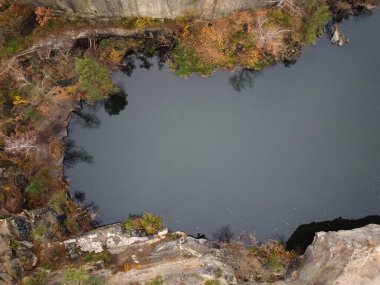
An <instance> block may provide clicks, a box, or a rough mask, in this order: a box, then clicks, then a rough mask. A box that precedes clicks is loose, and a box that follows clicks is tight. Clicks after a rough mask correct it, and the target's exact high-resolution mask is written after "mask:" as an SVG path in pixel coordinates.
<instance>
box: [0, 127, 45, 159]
mask: <svg viewBox="0 0 380 285" xmlns="http://www.w3.org/2000/svg"><path fill="white" fill-rule="evenodd" d="M0 136H1V137H3V139H4V143H5V146H4V152H6V153H10V154H18V153H22V152H24V153H26V154H27V155H28V154H29V152H30V151H31V150H33V149H34V150H37V151H38V150H39V148H38V146H37V145H36V144H37V138H36V136H35V135H31V134H21V135H16V136H13V137H9V136H6V135H4V134H3V133H1V132H0Z"/></svg>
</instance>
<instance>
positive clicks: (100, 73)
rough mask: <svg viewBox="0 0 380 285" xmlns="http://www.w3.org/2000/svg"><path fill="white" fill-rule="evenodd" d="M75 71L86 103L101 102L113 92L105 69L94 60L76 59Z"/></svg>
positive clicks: (110, 80)
mask: <svg viewBox="0 0 380 285" xmlns="http://www.w3.org/2000/svg"><path fill="white" fill-rule="evenodd" d="M75 70H76V72H77V73H78V74H79V86H80V89H81V90H82V91H83V92H84V93H85V99H86V100H87V101H90V102H94V101H97V100H102V99H104V98H105V97H107V96H108V95H110V94H111V93H112V92H113V91H114V89H115V88H114V85H113V82H112V79H111V76H110V74H109V73H108V71H107V69H106V68H105V67H104V66H102V65H101V64H99V63H98V62H96V61H95V60H94V59H91V58H83V59H80V58H78V59H76V60H75Z"/></svg>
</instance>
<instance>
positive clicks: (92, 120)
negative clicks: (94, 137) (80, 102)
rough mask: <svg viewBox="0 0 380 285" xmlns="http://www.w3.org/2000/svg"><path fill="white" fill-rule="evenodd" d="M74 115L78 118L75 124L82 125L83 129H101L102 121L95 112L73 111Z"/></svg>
mask: <svg viewBox="0 0 380 285" xmlns="http://www.w3.org/2000/svg"><path fill="white" fill-rule="evenodd" d="M94 108H96V107H94ZM73 113H74V114H75V115H76V116H77V119H76V120H75V121H74V123H75V124H78V125H80V126H81V127H82V128H85V129H93V128H99V127H100V124H101V121H100V120H99V118H98V117H97V116H96V115H95V114H94V113H93V112H91V111H90V112H89V111H85V110H83V109H82V110H76V111H73Z"/></svg>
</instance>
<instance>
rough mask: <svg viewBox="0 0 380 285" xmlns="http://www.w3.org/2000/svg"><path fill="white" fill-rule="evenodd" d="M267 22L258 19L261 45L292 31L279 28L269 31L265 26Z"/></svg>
mask: <svg viewBox="0 0 380 285" xmlns="http://www.w3.org/2000/svg"><path fill="white" fill-rule="evenodd" d="M266 22H267V20H266V19H264V20H263V19H261V18H258V19H257V28H258V32H259V42H260V44H263V43H265V42H266V41H267V40H269V39H273V38H278V37H280V36H281V34H283V33H287V32H290V31H291V30H289V29H280V28H279V27H275V28H271V29H268V28H267V27H266V26H265V23H266Z"/></svg>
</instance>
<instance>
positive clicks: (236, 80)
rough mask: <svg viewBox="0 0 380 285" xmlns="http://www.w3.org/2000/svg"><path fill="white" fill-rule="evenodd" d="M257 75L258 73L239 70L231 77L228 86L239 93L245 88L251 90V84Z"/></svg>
mask: <svg viewBox="0 0 380 285" xmlns="http://www.w3.org/2000/svg"><path fill="white" fill-rule="evenodd" d="M259 75H260V72H259V71H255V70H250V69H240V70H238V71H236V72H235V73H234V75H232V76H231V78H230V84H231V86H232V88H233V89H235V90H236V91H241V90H243V89H246V88H253V83H254V81H255V79H256V78H257V77H258V76H259Z"/></svg>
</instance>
